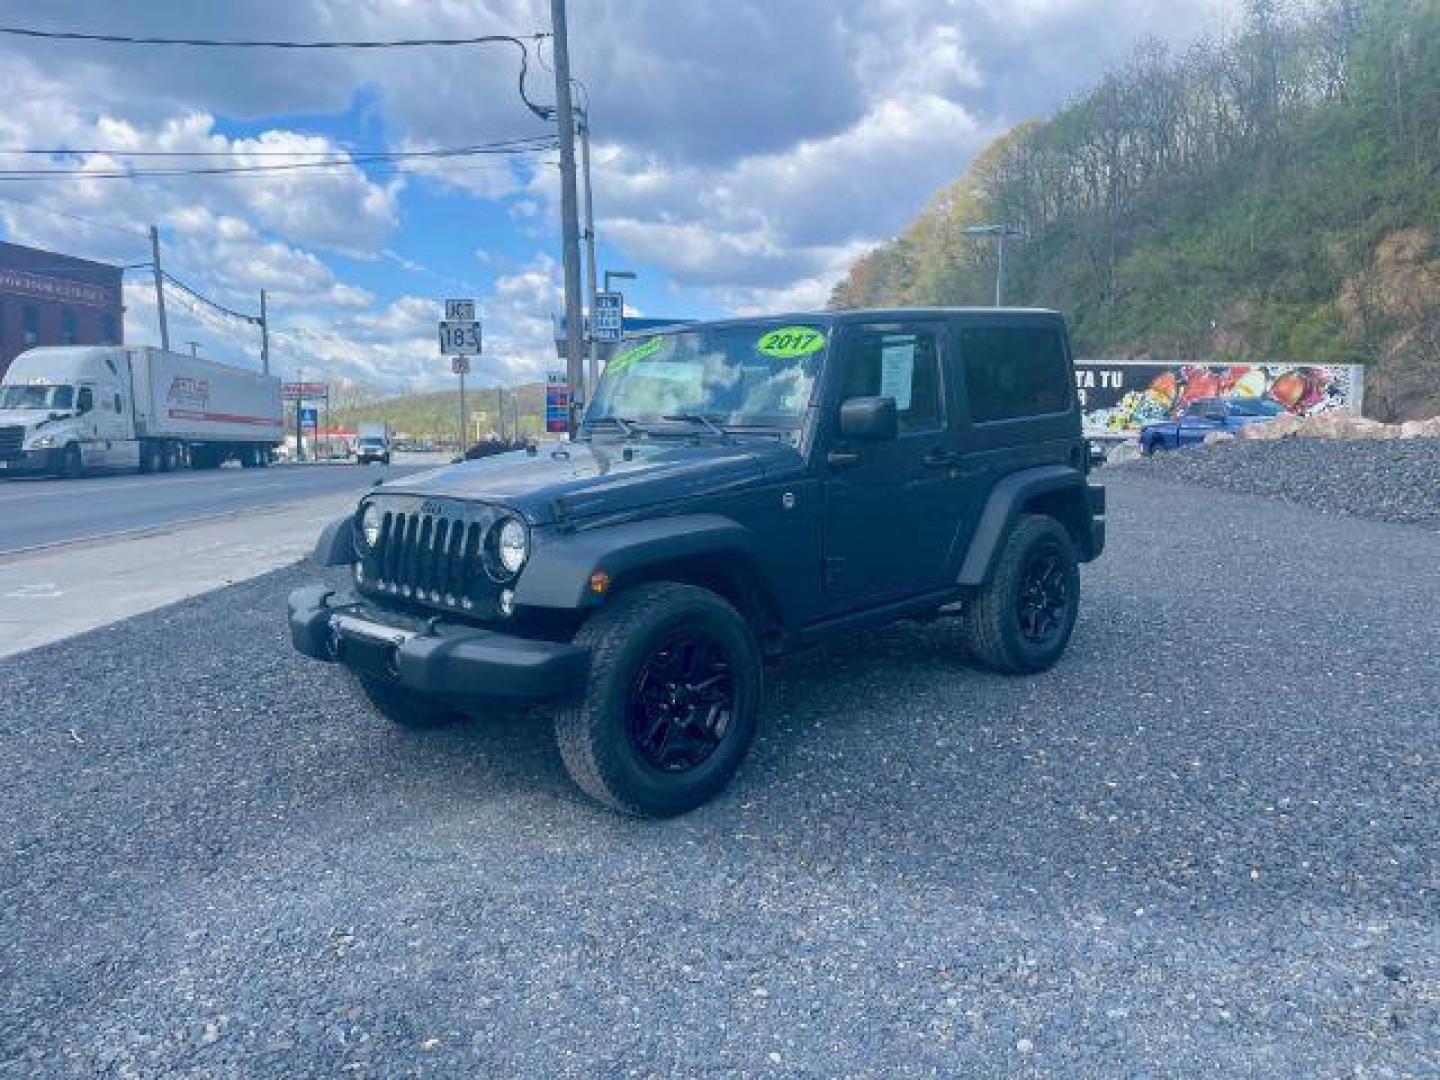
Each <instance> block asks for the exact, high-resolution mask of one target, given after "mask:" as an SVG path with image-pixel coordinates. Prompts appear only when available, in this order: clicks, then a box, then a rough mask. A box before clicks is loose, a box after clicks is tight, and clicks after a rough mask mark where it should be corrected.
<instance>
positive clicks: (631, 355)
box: [605, 337, 665, 374]
mask: <svg viewBox="0 0 1440 1080" xmlns="http://www.w3.org/2000/svg"><path fill="white" fill-rule="evenodd" d="M664 347H665V339H664V338H658V337H652V338H650V339H649V340H648V341H642V342H641V343H640V344H639V345H636V346H635V347H634V348H630V349H626V350H625V351H624V352H622V353H621V354H620V355H619V356H617V357H615V359H613V360H611V361H610V363H608V364H606V365H605V370H606V371H608V372H614V373H616V374H618V373H619V372H622V371H624V370H625V369H626V368H628V367H629V366H630V365H631V364H633V363H635V361H637V360H644V359H645V358H646V357H647V356H654V355H655V354H656V353H657V352H659V351H660V350H661V349H663V348H664Z"/></svg>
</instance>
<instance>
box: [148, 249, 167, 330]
mask: <svg viewBox="0 0 1440 1080" xmlns="http://www.w3.org/2000/svg"><path fill="white" fill-rule="evenodd" d="M150 265H151V266H152V267H154V269H155V310H156V312H157V313H158V315H159V318H160V348H162V349H164V350H165V351H166V352H169V351H170V326H169V324H168V323H166V321H165V275H164V273H162V272H161V270H160V230H159V229H158V228H156V227H155V226H154V225H151V226H150Z"/></svg>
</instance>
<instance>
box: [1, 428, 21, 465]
mask: <svg viewBox="0 0 1440 1080" xmlns="http://www.w3.org/2000/svg"><path fill="white" fill-rule="evenodd" d="M24 445H25V429H24V428H23V427H0V461H13V460H14V459H15V458H18V457H19V456H20V448H21V447H22V446H24Z"/></svg>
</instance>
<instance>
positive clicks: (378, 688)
mask: <svg viewBox="0 0 1440 1080" xmlns="http://www.w3.org/2000/svg"><path fill="white" fill-rule="evenodd" d="M355 681H356V682H357V683H358V684H359V685H360V691H361V693H363V694H364V695H365V697H366V698H368V699H369V701H370V704H371V705H373V706H375V711H376V712H378V713H379V714H380V715H381V716H383V717H385V718H386V719H387V720H390V721H391V722H393V723H395V724H397V725H398V726H400V727H403V728H410V729H412V730H424V729H426V728H437V727H444V726H445V725H446V724H451V723H454V722H455V721H456V720H458V719H460V717H461V714H460V712H459V711H458V710H456V709H454V708H453V707H451V706H449V705H446V704H445V703H443V702H440V701H436V700H435V699H434V698H428V697H425V696H424V695H423V694H417V693H413V692H412V691H409V690H406V689H405V688H404V687H403V686H400V685H398V684H397V683H393V682H391V681H390V680H389V679H385V678H381V677H380V676H377V675H365V674H362V673H361V672H358V671H357V672H355Z"/></svg>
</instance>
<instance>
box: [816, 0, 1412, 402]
mask: <svg viewBox="0 0 1440 1080" xmlns="http://www.w3.org/2000/svg"><path fill="white" fill-rule="evenodd" d="M1437 215H1440V3H1437V2H1436V0H1364V2H1362V0H1317V2H1314V3H1310V4H1306V5H1305V6H1304V7H1303V8H1297V9H1290V8H1286V7H1284V6H1283V5H1281V4H1279V3H1277V2H1276V0H1249V2H1248V3H1247V4H1246V11H1245V18H1244V20H1243V24H1242V25H1241V26H1240V27H1239V28H1238V29H1237V30H1236V31H1235V32H1234V33H1233V34H1232V35H1230V36H1228V37H1225V38H1217V39H1212V40H1206V41H1203V42H1201V43H1199V44H1197V45H1195V46H1194V47H1193V48H1191V49H1190V50H1189V51H1187V52H1185V53H1184V54H1182V55H1178V56H1177V55H1171V54H1169V53H1168V52H1167V51H1166V49H1165V48H1164V46H1163V45H1161V44H1160V43H1158V42H1154V41H1147V42H1145V43H1142V44H1141V46H1140V47H1139V48H1138V50H1137V51H1136V53H1135V54H1134V56H1133V58H1132V59H1131V61H1130V62H1129V63H1128V64H1127V65H1126V66H1125V67H1124V68H1123V69H1122V70H1119V71H1116V72H1114V73H1112V74H1110V75H1108V76H1106V77H1105V78H1104V79H1103V80H1101V82H1100V83H1099V84H1098V85H1097V86H1096V87H1095V88H1094V89H1093V90H1091V91H1090V92H1089V93H1087V94H1086V95H1084V96H1083V97H1081V98H1080V99H1078V100H1076V101H1074V102H1072V103H1070V104H1069V105H1067V106H1065V107H1064V108H1062V109H1061V110H1060V111H1059V112H1057V113H1056V114H1055V115H1053V116H1051V117H1049V118H1048V119H1045V120H1043V121H1034V122H1029V123H1026V124H1022V125H1021V126H1019V127H1017V128H1015V129H1014V130H1012V131H1011V132H1009V133H1008V134H1006V135H1005V136H1004V137H1003V138H1001V139H999V140H997V141H996V142H995V143H994V144H992V145H991V146H990V147H989V148H988V149H987V150H986V151H985V152H984V153H983V154H982V155H980V156H979V157H978V158H977V159H976V160H975V161H974V162H973V163H972V164H971V166H970V168H969V170H968V171H967V172H966V174H965V175H964V176H963V177H961V178H960V179H959V180H957V181H956V182H955V183H954V184H952V185H951V186H949V187H947V188H946V189H944V190H942V191H941V192H939V193H938V194H937V195H936V197H935V199H934V201H933V202H932V204H931V205H930V206H929V208H928V209H927V210H926V211H925V212H924V213H923V214H922V215H921V216H920V217H919V218H918V219H917V220H916V221H915V222H914V223H913V224H912V225H911V227H910V228H909V229H908V230H907V231H906V232H905V233H904V234H903V235H902V236H901V237H900V238H899V239H897V240H896V241H894V242H892V243H889V244H886V245H884V246H882V247H880V248H878V249H876V250H875V251H873V252H872V253H871V254H869V255H868V256H866V257H865V258H863V259H862V260H860V261H859V262H858V263H857V264H856V265H855V266H854V267H853V268H852V269H851V271H850V273H849V275H848V277H847V278H846V279H845V280H844V281H843V282H841V283H840V284H839V285H838V286H837V287H836V289H835V291H834V294H833V297H832V304H833V305H834V306H837V307H858V306H871V305H879V304H928V303H941V304H966V303H970V304H984V303H989V302H990V301H991V299H992V296H993V289H994V275H995V262H994V259H995V248H994V241H993V240H989V239H984V238H975V237H968V236H965V235H964V234H963V231H962V230H963V229H964V228H965V227H966V226H971V225H976V224H981V223H1004V224H1009V225H1014V226H1017V227H1019V228H1020V229H1023V230H1024V231H1025V232H1026V233H1027V234H1028V237H1029V238H1028V240H1027V241H1025V242H1021V243H1015V242H1012V243H1011V244H1010V245H1009V247H1008V249H1007V275H1006V281H1007V284H1006V294H1007V295H1006V300H1007V302H1009V303H1015V304H1035V305H1040V306H1046V307H1057V308H1060V309H1062V310H1063V311H1065V312H1066V314H1067V315H1068V316H1069V317H1070V319H1071V321H1072V327H1073V330H1074V334H1075V340H1076V343H1077V346H1078V348H1079V350H1080V352H1081V353H1082V354H1084V355H1090V356H1106V357H1117V356H1149V357H1154V358H1156V359H1166V360H1175V361H1198V360H1216V361H1220V360H1225V361H1229V360H1249V361H1273V362H1282V361H1283V362H1292V363H1364V364H1367V365H1371V366H1372V370H1371V372H1370V375H1369V377H1368V380H1367V382H1368V386H1369V390H1368V404H1367V411H1370V412H1372V413H1373V414H1374V415H1377V416H1379V417H1381V418H1384V419H1395V418H1403V417H1414V416H1421V415H1433V414H1435V413H1437V412H1440V249H1437V243H1436V239H1437Z"/></svg>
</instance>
